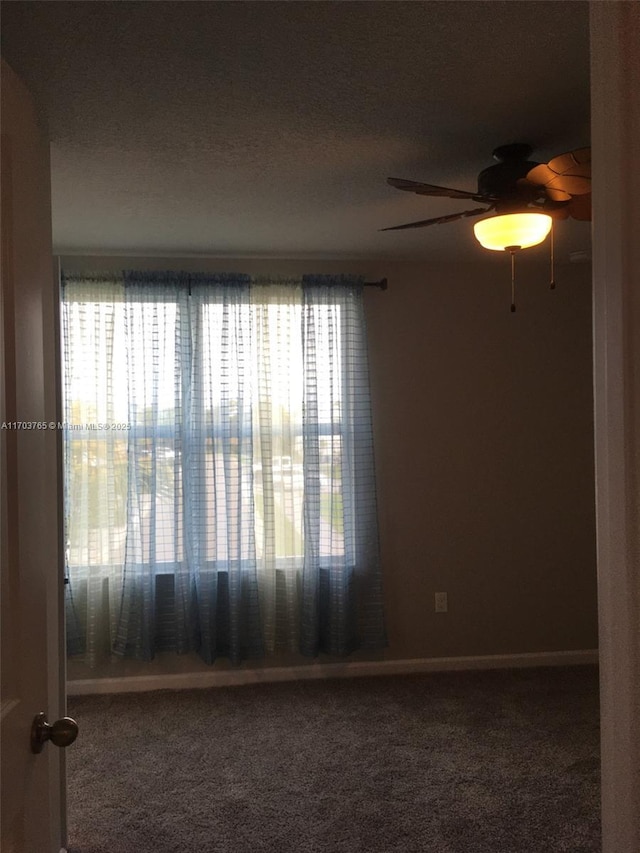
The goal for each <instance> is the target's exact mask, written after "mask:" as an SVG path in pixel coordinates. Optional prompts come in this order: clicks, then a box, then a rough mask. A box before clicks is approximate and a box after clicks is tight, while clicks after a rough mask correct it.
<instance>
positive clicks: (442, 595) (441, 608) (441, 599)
mask: <svg viewBox="0 0 640 853" xmlns="http://www.w3.org/2000/svg"><path fill="white" fill-rule="evenodd" d="M448 609H449V605H448V602H447V593H446V592H436V613H446V612H447V610H448Z"/></svg>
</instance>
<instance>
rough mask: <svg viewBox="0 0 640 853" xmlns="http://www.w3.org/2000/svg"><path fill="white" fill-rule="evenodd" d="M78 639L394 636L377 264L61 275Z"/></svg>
mask: <svg viewBox="0 0 640 853" xmlns="http://www.w3.org/2000/svg"><path fill="white" fill-rule="evenodd" d="M62 313H63V345H64V356H63V361H64V392H65V393H64V405H65V420H66V421H67V422H68V424H69V426H68V427H67V429H66V430H65V518H66V538H67V572H68V577H69V581H70V582H69V584H68V586H67V595H68V600H67V613H68V617H67V624H68V637H69V652H70V653H71V654H83V655H84V657H85V659H86V660H87V662H88V663H90V664H95V663H97V662H99V660H100V659H101V658H103V657H105V656H109V655H111V654H116V655H127V656H129V655H130V656H135V657H138V658H142V659H150V658H151V657H153V655H154V654H155V653H156V652H157V651H165V650H168V649H173V650H175V651H178V652H188V651H197V652H198V653H199V654H200V655H201V656H202V657H203V659H204V660H206V661H208V662H213V661H214V660H215V659H216V657H218V656H221V655H222V656H227V657H229V658H230V659H231V661H232V662H234V663H239V662H240V661H242V660H244V659H246V658H253V657H261V656H263V655H264V654H268V653H273V652H275V651H278V650H281V649H287V650H291V651H300V652H302V653H303V654H306V655H317V654H318V653H320V652H326V653H329V654H336V655H344V654H348V653H349V652H351V651H353V650H355V649H357V648H363V647H366V648H379V647H381V646H383V645H384V643H385V638H384V625H383V611H382V590H381V580H380V565H379V558H378V545H377V542H378V539H377V528H376V498H375V478H374V469H373V445H372V431H371V415H370V404H369V383H368V373H367V356H366V335H365V324H364V313H363V301H362V284H361V281H359V280H356V279H352V278H344V277H342V278H334V277H331V278H329V277H313V276H308V277H305V278H303V279H302V280H295V281H291V280H289V281H283V280H278V281H274V280H270V279H249V278H248V277H245V276H210V275H192V274H191V275H187V274H184V273H180V274H175V273H145V274H142V273H137V272H126V273H124V274H123V275H122V276H110V277H109V276H107V277H104V278H100V277H95V276H94V277H88V276H67V275H65V276H64V279H63V312H62Z"/></svg>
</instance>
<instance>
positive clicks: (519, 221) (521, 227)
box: [473, 213, 553, 252]
mask: <svg viewBox="0 0 640 853" xmlns="http://www.w3.org/2000/svg"><path fill="white" fill-rule="evenodd" d="M552 221H553V220H552V219H551V217H550V216H549V215H548V214H546V213H506V214H503V215H500V216H489V217H487V218H486V219H481V220H479V221H478V222H476V223H475V225H474V226H473V231H474V234H475V235H476V240H477V241H478V243H480V245H481V246H482V247H483V248H485V249H491V251H493V252H504V251H506V250H507V249H514V248H518V249H528V248H529V247H531V246H537V245H538V244H539V243H542V241H543V240H544V239H545V238H546V237H547V235H548V234H549V232H550V231H551V224H552Z"/></svg>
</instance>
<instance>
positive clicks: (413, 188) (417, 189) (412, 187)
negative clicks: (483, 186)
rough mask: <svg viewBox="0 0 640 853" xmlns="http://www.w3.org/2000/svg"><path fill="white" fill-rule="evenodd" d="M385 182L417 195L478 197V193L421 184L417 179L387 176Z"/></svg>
mask: <svg viewBox="0 0 640 853" xmlns="http://www.w3.org/2000/svg"><path fill="white" fill-rule="evenodd" d="M387 183H388V184H390V186H392V187H395V188H396V189H397V190H406V191H407V192H412V193H418V195H433V196H445V197H446V198H480V197H479V196H478V193H472V192H467V191H466V190H454V189H451V188H450V187H438V186H436V185H435V184H422V183H420V182H419V181H405V180H404V178H387Z"/></svg>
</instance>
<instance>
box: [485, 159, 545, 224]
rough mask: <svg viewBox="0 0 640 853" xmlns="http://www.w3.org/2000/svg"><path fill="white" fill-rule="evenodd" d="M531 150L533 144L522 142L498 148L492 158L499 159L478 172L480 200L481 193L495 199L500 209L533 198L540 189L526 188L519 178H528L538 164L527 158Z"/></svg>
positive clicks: (527, 202)
mask: <svg viewBox="0 0 640 853" xmlns="http://www.w3.org/2000/svg"><path fill="white" fill-rule="evenodd" d="M531 151H532V148H531V146H530V145H526V144H524V143H520V142H517V143H513V144H512V145H501V146H500V147H499V148H496V149H495V151H494V152H493V158H494V160H497V161H498V162H497V163H496V164H495V165H494V166H488V167H487V168H486V169H483V170H482V172H480V174H479V175H478V200H481V197H484V198H487V197H489V198H492V199H496V200H497V201H498V204H497V209H500V210H509V209H513V208H514V207H518V206H519V207H522V205H523V204H524V205H527V204H529V203H530V202H532V201H533V200H534V199H535V197H536V196H537V195H538V193H537V190H535V189H534V188H532V190H533V192H532V191H527V187H526V186H523V185H522V184H520V185H519V184H518V181H519V180H520V178H525V177H526V175H527V173H528V172H529V171H530V170H531V169H533V168H534V166H538V165H539V163H537V162H536V161H534V160H528V159H527V158H528V157H529V155H530V154H531Z"/></svg>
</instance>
